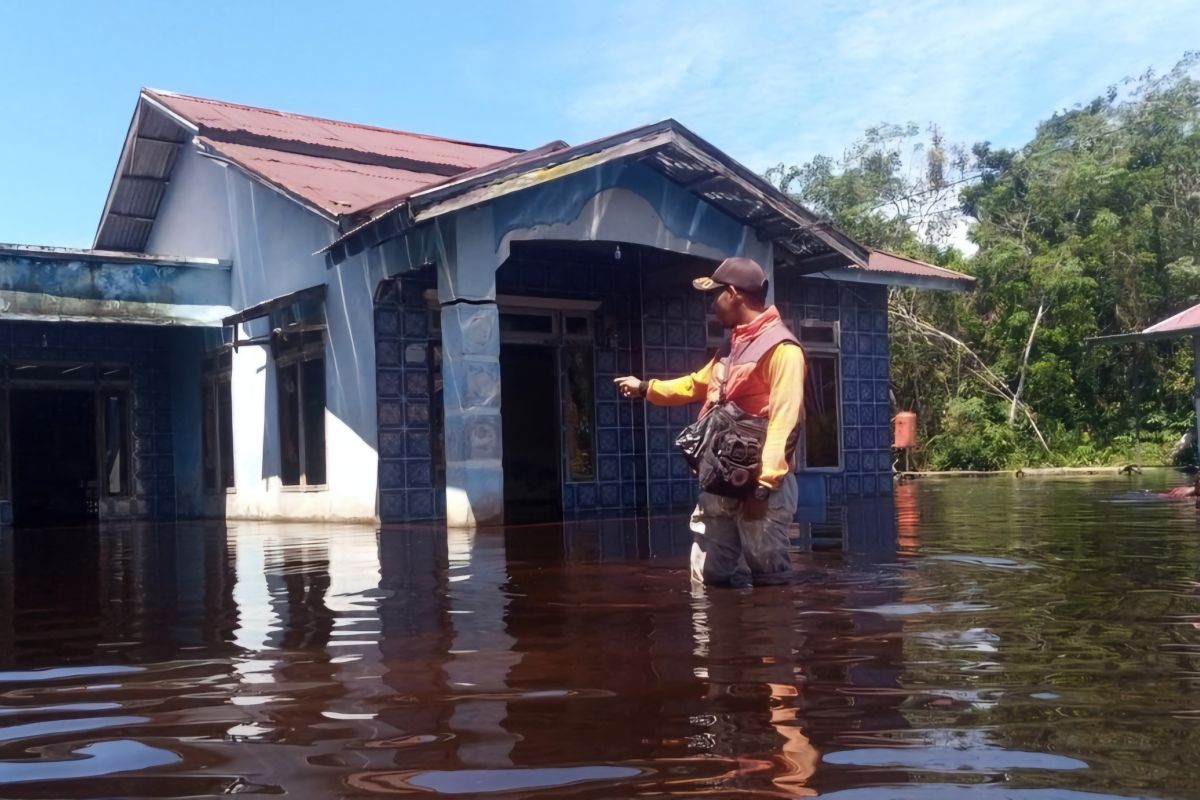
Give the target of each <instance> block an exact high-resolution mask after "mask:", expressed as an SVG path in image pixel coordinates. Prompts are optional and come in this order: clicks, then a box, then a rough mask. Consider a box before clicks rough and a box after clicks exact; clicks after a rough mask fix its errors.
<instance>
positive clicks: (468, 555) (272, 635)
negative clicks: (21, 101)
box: [0, 473, 1200, 800]
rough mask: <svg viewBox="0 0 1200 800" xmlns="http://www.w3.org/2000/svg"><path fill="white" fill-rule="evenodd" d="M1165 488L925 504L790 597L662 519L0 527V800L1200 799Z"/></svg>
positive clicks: (929, 489)
mask: <svg viewBox="0 0 1200 800" xmlns="http://www.w3.org/2000/svg"><path fill="white" fill-rule="evenodd" d="M1169 481H1175V482H1177V479H1175V478H1174V476H1173V475H1171V474H1167V473H1162V474H1159V475H1155V476H1147V477H1145V478H1138V479H1131V480H1125V479H1122V480H1119V481H1118V480H1080V479H1058V480H1049V479H1047V480H1028V479H1027V480H1025V481H1020V482H1018V481H1007V480H1001V479H992V480H987V481H955V482H937V483H935V482H927V483H920V484H914V485H909V486H902V487H899V488H898V491H897V497H896V501H895V505H894V506H893V505H892V504H891V503H890V502H888V503H885V504H879V503H872V504H862V505H860V506H856V507H853V508H850V509H847V510H844V511H843V510H837V511H835V512H833V514H832V521H831V522H829V523H827V524H824V525H821V526H817V528H816V529H815V530H813V531H811V534H812V536H811V537H808V536H806V537H805V538H803V539H802V540H800V541H798V543H797V550H796V554H795V562H796V566H797V568H798V572H799V578H798V580H797V582H796V583H795V584H794V585H792V586H788V587H776V588H759V589H754V590H728V589H725V590H713V589H709V590H700V591H695V592H694V591H693V590H692V588H691V587H690V586H689V583H688V578H687V572H686V569H685V561H686V559H685V554H686V545H687V543H688V533H687V530H686V528H685V527H683V526H682V525H681V524H679V521H678V520H676V521H674V523H673V524H666V523H664V522H662V521H656V522H654V524H653V525H650V526H647V525H645V524H642V525H636V524H631V523H620V522H611V523H587V524H578V525H575V526H572V527H570V528H569V529H564V528H562V527H545V528H514V529H509V530H506V531H491V532H480V533H476V534H466V533H453V532H451V533H449V534H446V533H445V532H441V531H436V530H422V529H397V530H384V531H382V532H377V531H375V530H372V529H370V528H361V527H338V526H320V525H273V524H253V523H233V522H231V523H228V524H220V525H216V524H199V523H197V524H179V525H170V526H168V525H158V526H136V527H105V528H101V529H99V530H96V529H78V530H61V531H46V530H36V531H35V530H29V531H22V530H18V531H8V532H3V533H0V797H13V798H16V797H20V798H43V797H45V798H49V797H56V798H59V797H63V798H66V797H158V798H168V797H203V796H218V795H223V794H245V795H249V796H271V795H281V794H286V795H288V796H291V797H300V798H309V797H312V798H332V797H357V798H366V797H376V796H381V795H390V796H412V797H456V798H465V797H482V798H497V799H498V800H511V798H517V797H529V798H589V799H592V800H599V799H600V798H626V797H693V796H696V797H699V796H702V797H708V798H755V797H762V798H784V797H809V796H816V795H820V796H823V797H832V798H839V799H840V800H876V799H877V798H878V799H879V800H884V799H886V798H913V799H914V800H915V799H916V798H933V799H934V800H939V799H940V798H955V797H964V798H968V799H969V798H982V799H983V800H989V799H990V798H997V800H998V799H999V798H1018V799H1019V800H1099V799H1100V798H1112V797H1155V798H1186V797H1200V780H1198V779H1197V778H1196V776H1195V773H1196V765H1197V762H1198V757H1200V732H1198V731H1197V727H1200V691H1198V689H1200V630H1198V628H1200V582H1198V579H1197V576H1198V570H1200V516H1198V513H1197V511H1196V509H1195V508H1194V507H1193V506H1192V505H1191V503H1189V502H1178V501H1174V502H1173V501H1166V500H1161V499H1158V498H1155V497H1152V496H1149V495H1147V494H1144V493H1142V492H1140V491H1139V490H1141V489H1144V488H1146V487H1152V488H1158V487H1159V486H1161V485H1163V484H1165V483H1167V482H1169Z"/></svg>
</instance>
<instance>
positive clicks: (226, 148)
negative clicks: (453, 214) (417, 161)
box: [200, 136, 445, 217]
mask: <svg viewBox="0 0 1200 800" xmlns="http://www.w3.org/2000/svg"><path fill="white" fill-rule="evenodd" d="M200 142H201V144H203V145H205V146H206V148H207V149H208V150H210V151H212V152H216V153H217V154H219V155H221V156H223V157H225V158H227V159H229V160H230V161H232V162H234V163H236V164H237V165H238V166H240V167H242V168H243V169H246V170H248V171H249V172H252V173H254V174H255V175H258V176H260V177H262V178H264V179H266V180H267V181H269V182H270V183H272V184H275V185H276V186H278V187H280V188H281V189H283V190H285V191H286V192H288V193H289V194H292V195H295V196H297V197H299V198H301V199H303V200H306V201H308V202H309V203H312V204H313V205H316V206H318V207H319V208H321V210H323V211H326V212H328V213H329V214H330V215H332V216H335V217H337V216H341V215H343V214H352V213H354V212H356V211H357V210H359V209H361V208H366V207H369V206H371V205H374V204H375V203H378V202H380V200H381V199H384V200H386V199H389V198H393V197H396V196H400V195H407V194H409V193H411V192H414V191H416V190H417V189H420V188H423V187H425V186H428V185H430V184H431V183H437V182H440V181H443V180H445V178H444V177H442V176H441V175H431V174H429V173H425V172H414V171H412V170H406V169H396V168H393V167H377V166H374V165H371V164H355V163H352V162H349V161H342V160H340V159H336V158H318V157H315V156H307V155H300V154H297V153H286V152H281V151H279V150H269V149H267V148H265V147H250V146H248V145H242V144H230V143H228V142H214V141H212V140H211V139H208V138H207V137H203V136H202V137H200Z"/></svg>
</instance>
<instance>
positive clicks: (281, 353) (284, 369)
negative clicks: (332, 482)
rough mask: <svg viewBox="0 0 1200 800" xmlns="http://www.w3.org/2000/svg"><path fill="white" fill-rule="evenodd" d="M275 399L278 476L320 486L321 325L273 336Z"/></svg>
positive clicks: (322, 476)
mask: <svg viewBox="0 0 1200 800" xmlns="http://www.w3.org/2000/svg"><path fill="white" fill-rule="evenodd" d="M274 338H275V341H274V347H275V378H276V384H275V387H276V395H277V396H278V400H279V456H280V472H279V477H280V480H281V481H282V483H283V485H284V486H323V485H325V343H324V335H323V333H322V331H320V330H308V331H301V332H296V333H283V332H279V333H277V334H276V336H275V337H274Z"/></svg>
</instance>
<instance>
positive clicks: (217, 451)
mask: <svg viewBox="0 0 1200 800" xmlns="http://www.w3.org/2000/svg"><path fill="white" fill-rule="evenodd" d="M232 369H233V354H232V352H231V351H230V350H228V349H225V350H221V351H219V352H216V353H212V354H210V355H207V356H205V358H204V361H203V364H202V367H201V386H202V400H201V413H202V414H203V420H202V423H201V425H202V442H201V445H202V453H201V457H202V460H203V464H204V488H205V490H207V491H210V492H217V491H222V490H230V489H233V488H234V474H233V394H232V390H231V376H232Z"/></svg>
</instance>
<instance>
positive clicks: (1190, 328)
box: [1086, 305, 1200, 344]
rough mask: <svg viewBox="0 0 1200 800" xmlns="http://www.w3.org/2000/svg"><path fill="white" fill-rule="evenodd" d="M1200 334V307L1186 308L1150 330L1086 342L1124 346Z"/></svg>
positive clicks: (1093, 338)
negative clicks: (1129, 343) (1137, 342)
mask: <svg viewBox="0 0 1200 800" xmlns="http://www.w3.org/2000/svg"><path fill="white" fill-rule="evenodd" d="M1197 334H1200V305H1194V306H1192V307H1190V308H1185V309H1184V310H1183V311H1180V312H1178V313H1177V314H1172V315H1171V316H1169V317H1167V318H1166V319H1164V320H1161V321H1159V322H1156V323H1154V324H1153V325H1151V326H1150V327H1148V328H1143V329H1142V330H1140V331H1135V332H1133V333H1118V334H1113V335H1110V336H1093V337H1091V338H1089V339H1087V340H1086V341H1088V342H1096V343H1098V344H1124V343H1125V342H1134V341H1139V340H1153V339H1174V338H1175V337H1177V336H1193V335H1197Z"/></svg>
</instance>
